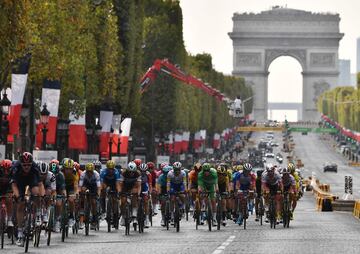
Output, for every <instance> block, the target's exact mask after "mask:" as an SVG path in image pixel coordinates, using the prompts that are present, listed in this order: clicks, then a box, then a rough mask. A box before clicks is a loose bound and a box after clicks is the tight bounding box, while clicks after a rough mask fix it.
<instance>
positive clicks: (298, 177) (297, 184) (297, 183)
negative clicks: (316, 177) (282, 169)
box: [291, 172, 300, 190]
mask: <svg viewBox="0 0 360 254" xmlns="http://www.w3.org/2000/svg"><path fill="white" fill-rule="evenodd" d="M291 175H292V176H293V177H294V180H295V185H296V189H297V190H299V188H300V176H299V174H298V173H297V172H294V173H293V174H291Z"/></svg>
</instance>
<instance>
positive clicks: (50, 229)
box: [46, 206, 55, 246]
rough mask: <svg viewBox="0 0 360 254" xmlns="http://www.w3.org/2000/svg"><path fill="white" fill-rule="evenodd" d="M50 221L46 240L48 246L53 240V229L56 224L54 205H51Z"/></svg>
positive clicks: (47, 226)
mask: <svg viewBox="0 0 360 254" xmlns="http://www.w3.org/2000/svg"><path fill="white" fill-rule="evenodd" d="M48 218H49V221H48V223H47V225H46V232H47V241H46V244H47V246H49V245H50V241H51V231H52V229H53V227H54V224H55V222H54V221H55V208H54V206H50V208H49V216H48Z"/></svg>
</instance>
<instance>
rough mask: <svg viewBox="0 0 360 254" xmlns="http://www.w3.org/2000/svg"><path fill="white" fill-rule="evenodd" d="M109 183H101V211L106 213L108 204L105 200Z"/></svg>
mask: <svg viewBox="0 0 360 254" xmlns="http://www.w3.org/2000/svg"><path fill="white" fill-rule="evenodd" d="M107 187H108V186H107V184H106V183H104V182H103V183H101V194H100V206H101V213H105V212H106V208H105V207H106V204H105V200H106V188H107Z"/></svg>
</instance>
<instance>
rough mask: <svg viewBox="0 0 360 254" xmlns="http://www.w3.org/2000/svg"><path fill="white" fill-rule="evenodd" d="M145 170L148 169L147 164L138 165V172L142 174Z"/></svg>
mask: <svg viewBox="0 0 360 254" xmlns="http://www.w3.org/2000/svg"><path fill="white" fill-rule="evenodd" d="M147 169H148V165H147V164H145V163H141V164H140V170H141V171H142V172H145V171H146V170H147Z"/></svg>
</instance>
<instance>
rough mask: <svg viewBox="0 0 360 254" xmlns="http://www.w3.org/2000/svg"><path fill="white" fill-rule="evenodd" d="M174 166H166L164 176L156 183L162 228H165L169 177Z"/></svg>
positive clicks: (163, 170) (163, 169)
mask: <svg viewBox="0 0 360 254" xmlns="http://www.w3.org/2000/svg"><path fill="white" fill-rule="evenodd" d="M172 169H173V168H172V166H169V165H166V166H164V167H163V168H162V174H161V175H160V176H159V178H158V179H157V181H156V189H157V192H158V193H159V200H160V210H161V226H163V227H165V199H164V198H162V197H164V196H165V195H167V175H168V173H169V172H170V171H171V170H172Z"/></svg>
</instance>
